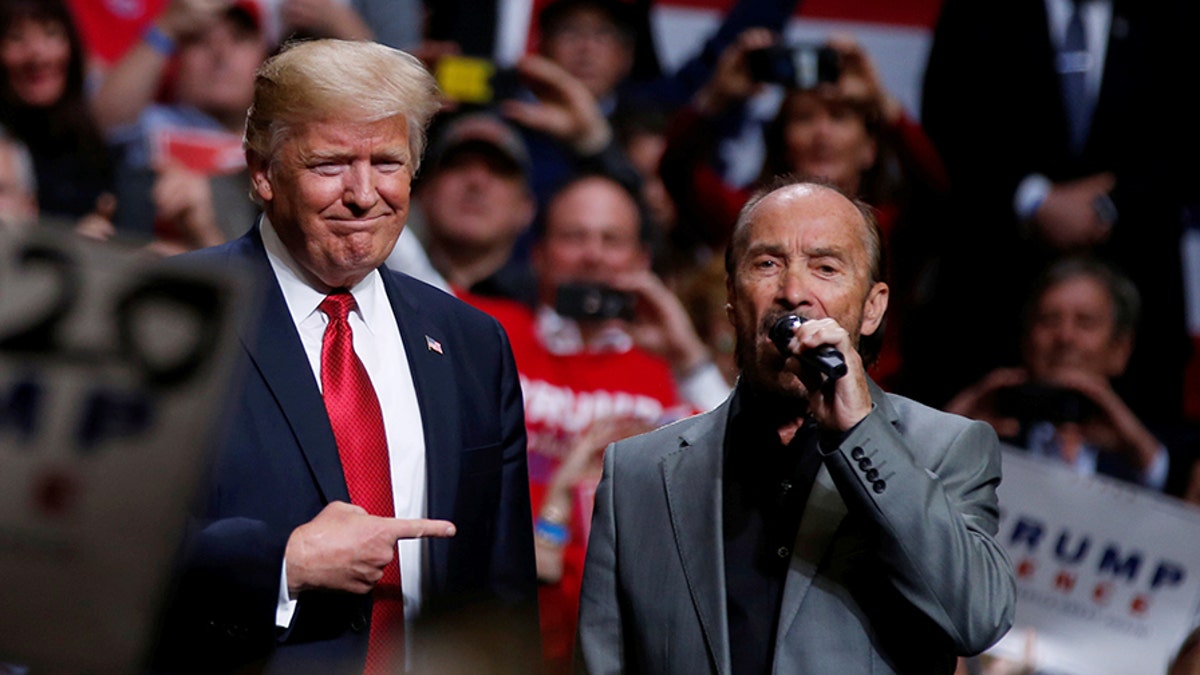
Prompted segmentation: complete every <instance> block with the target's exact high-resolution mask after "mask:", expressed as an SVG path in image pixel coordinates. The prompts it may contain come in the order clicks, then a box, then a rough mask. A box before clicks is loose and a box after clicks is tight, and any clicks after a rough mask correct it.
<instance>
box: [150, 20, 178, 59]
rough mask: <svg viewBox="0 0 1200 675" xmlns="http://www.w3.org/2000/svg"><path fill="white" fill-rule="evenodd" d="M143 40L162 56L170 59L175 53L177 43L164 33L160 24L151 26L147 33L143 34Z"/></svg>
mask: <svg viewBox="0 0 1200 675" xmlns="http://www.w3.org/2000/svg"><path fill="white" fill-rule="evenodd" d="M142 40H143V41H144V42H145V43H146V44H148V45H150V48H151V49H153V50H154V51H156V52H158V53H159V54H160V55H162V56H168V57H169V56H172V55H173V54H174V53H175V41H174V40H172V39H171V36H169V35H167V34H166V33H164V32H162V29H161V28H159V27H158V24H153V23H152V24H150V27H149V28H147V29H146V32H145V33H142Z"/></svg>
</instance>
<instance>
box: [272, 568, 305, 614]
mask: <svg viewBox="0 0 1200 675" xmlns="http://www.w3.org/2000/svg"><path fill="white" fill-rule="evenodd" d="M299 602H300V600H299V599H295V600H293V599H292V596H291V594H290V593H288V583H287V561H286V560H284V561H283V567H282V569H280V570H279V600H278V602H276V604H275V625H276V626H278V627H279V628H287V627H289V626H291V625H292V615H294V614H295V613H296V605H297V604H298V603H299Z"/></svg>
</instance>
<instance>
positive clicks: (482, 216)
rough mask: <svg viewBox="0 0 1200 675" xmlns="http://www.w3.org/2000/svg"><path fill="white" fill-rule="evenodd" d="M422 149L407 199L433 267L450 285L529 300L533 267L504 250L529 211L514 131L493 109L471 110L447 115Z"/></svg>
mask: <svg viewBox="0 0 1200 675" xmlns="http://www.w3.org/2000/svg"><path fill="white" fill-rule="evenodd" d="M429 154H430V156H429V159H428V161H427V162H426V164H425V166H424V167H423V169H424V171H423V173H422V176H421V179H420V182H419V183H418V185H417V187H416V190H415V196H416V200H415V201H416V204H417V206H418V207H419V211H420V216H421V217H422V218H423V222H422V223H421V224H420V225H419V227H420V229H421V230H422V235H423V239H424V243H425V248H426V252H427V253H428V254H429V258H430V261H431V262H432V263H433V266H434V267H435V268H436V269H437V271H438V272H439V273H440V274H441V275H442V276H443V277H444V278H445V279H446V280H447V281H448V282H449V283H450V285H451V286H452V287H455V288H458V289H461V290H467V291H470V292H471V293H474V294H477V295H483V296H499V297H504V298H509V299H512V300H517V301H520V302H522V303H524V304H526V305H529V306H533V305H534V304H535V302H536V291H535V289H534V286H533V283H534V282H533V274H532V272H531V271H530V269H529V266H528V264H524V263H522V262H521V261H518V260H515V259H513V256H512V253H513V246H514V245H515V244H516V242H517V239H518V238H519V237H520V236H521V234H522V233H524V232H525V231H526V230H527V229H528V228H529V226H530V224H531V223H532V222H533V215H534V204H533V196H532V195H531V194H530V192H529V183H528V175H529V151H528V150H526V148H525V144H524V142H523V141H522V140H521V136H520V134H518V133H517V132H516V130H515V129H513V128H512V127H510V126H509V125H508V124H506V123H505V122H504V121H503V120H501V119H499V118H498V117H496V116H494V115H491V114H489V113H483V112H479V113H471V114H467V115H463V116H460V117H458V118H456V119H453V120H451V121H449V122H447V123H446V125H445V126H444V127H443V128H442V129H441V131H440V133H439V134H438V135H437V137H436V139H435V141H434V143H433V144H432V146H431V147H430V152H429ZM409 220H410V224H415V223H412V221H413V218H412V217H410V219H409Z"/></svg>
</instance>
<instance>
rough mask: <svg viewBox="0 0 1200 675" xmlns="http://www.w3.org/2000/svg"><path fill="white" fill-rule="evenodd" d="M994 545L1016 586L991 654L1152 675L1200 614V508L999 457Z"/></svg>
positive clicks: (1096, 674) (1035, 461)
mask: <svg viewBox="0 0 1200 675" xmlns="http://www.w3.org/2000/svg"><path fill="white" fill-rule="evenodd" d="M999 495H1000V508H1001V517H1000V533H999V535H998V537H997V539H998V540H999V541H1000V543H1001V544H1002V545H1003V546H1004V547H1005V549H1006V550H1007V551H1008V555H1009V557H1010V558H1011V559H1012V563H1013V569H1014V571H1015V573H1016V579H1017V614H1016V623H1015V625H1014V627H1013V630H1012V631H1011V632H1010V633H1009V635H1008V636H1007V637H1005V639H1004V640H1002V641H1001V642H1000V644H999V645H997V646H996V647H995V648H994V649H993V651H994V652H995V653H997V654H1000V655H1003V656H1005V657H1006V658H1012V659H1020V658H1025V656H1026V653H1027V646H1028V647H1029V648H1030V651H1031V656H1032V659H1033V661H1034V663H1035V665H1037V666H1038V668H1039V669H1040V670H1043V671H1046V672H1055V673H1059V672H1061V673H1075V674H1078V675H1083V674H1084V673H1086V674H1088V675H1104V674H1106V673H1113V674H1123V673H1162V672H1166V669H1167V664H1168V662H1169V661H1170V659H1171V657H1172V655H1173V654H1174V652H1175V650H1177V649H1178V647H1179V645H1180V644H1181V643H1182V641H1183V639H1184V637H1185V636H1186V635H1187V633H1188V631H1189V629H1190V628H1191V626H1192V625H1193V624H1194V621H1195V618H1196V613H1197V609H1198V607H1200V547H1197V546H1196V541H1197V540H1200V510H1197V509H1195V508H1194V507H1191V506H1189V505H1186V504H1183V503H1182V502H1178V501H1176V500H1174V499H1171V498H1168V497H1163V496H1162V495H1159V494H1157V493H1154V492H1150V491H1148V490H1145V489H1142V488H1140V487H1138V486H1134V485H1129V484H1125V483H1121V482H1118V481H1114V480H1110V479H1107V478H1104V477H1087V476H1080V475H1078V474H1076V473H1074V472H1073V471H1071V470H1070V469H1069V468H1067V467H1065V466H1062V465H1060V464H1058V463H1055V462H1052V461H1049V460H1045V459H1041V458H1035V457H1030V456H1028V455H1026V454H1024V453H1022V452H1020V451H1019V450H1012V449H1006V450H1005V453H1004V482H1003V483H1002V484H1001V486H1000V489H999Z"/></svg>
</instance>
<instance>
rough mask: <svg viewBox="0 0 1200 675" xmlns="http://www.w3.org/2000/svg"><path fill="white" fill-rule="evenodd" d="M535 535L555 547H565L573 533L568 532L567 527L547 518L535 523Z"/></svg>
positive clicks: (539, 519)
mask: <svg viewBox="0 0 1200 675" xmlns="http://www.w3.org/2000/svg"><path fill="white" fill-rule="evenodd" d="M533 535H534V537H536V538H538V539H540V540H541V541H544V542H546V543H547V544H551V545H553V546H564V545H566V543H567V542H568V541H570V539H571V533H570V531H569V530H567V526H566V525H563V524H561V523H552V522H550V521H548V520H546V519H545V518H538V519H537V522H536V523H534V525H533Z"/></svg>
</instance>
